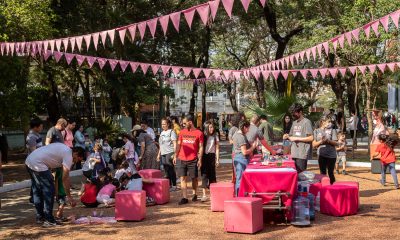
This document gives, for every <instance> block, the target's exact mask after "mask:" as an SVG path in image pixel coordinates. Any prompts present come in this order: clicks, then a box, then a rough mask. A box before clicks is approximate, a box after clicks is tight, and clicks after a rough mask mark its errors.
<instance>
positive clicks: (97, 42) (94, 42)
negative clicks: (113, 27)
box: [92, 33, 100, 50]
mask: <svg viewBox="0 0 400 240" xmlns="http://www.w3.org/2000/svg"><path fill="white" fill-rule="evenodd" d="M99 36H100V33H93V34H92V38H93V45H94V49H96V50H97V45H98V44H99Z"/></svg>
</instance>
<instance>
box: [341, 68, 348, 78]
mask: <svg viewBox="0 0 400 240" xmlns="http://www.w3.org/2000/svg"><path fill="white" fill-rule="evenodd" d="M346 71H347V68H339V72H340V74H341V75H342V77H344V76H346Z"/></svg>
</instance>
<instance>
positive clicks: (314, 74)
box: [310, 69, 318, 79]
mask: <svg viewBox="0 0 400 240" xmlns="http://www.w3.org/2000/svg"><path fill="white" fill-rule="evenodd" d="M310 73H311V76H312V77H313V78H314V79H315V78H317V74H318V69H310Z"/></svg>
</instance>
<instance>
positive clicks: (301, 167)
mask: <svg viewBox="0 0 400 240" xmlns="http://www.w3.org/2000/svg"><path fill="white" fill-rule="evenodd" d="M293 161H294V163H295V165H296V170H297V172H298V173H301V172H303V171H305V170H307V159H301V158H293Z"/></svg>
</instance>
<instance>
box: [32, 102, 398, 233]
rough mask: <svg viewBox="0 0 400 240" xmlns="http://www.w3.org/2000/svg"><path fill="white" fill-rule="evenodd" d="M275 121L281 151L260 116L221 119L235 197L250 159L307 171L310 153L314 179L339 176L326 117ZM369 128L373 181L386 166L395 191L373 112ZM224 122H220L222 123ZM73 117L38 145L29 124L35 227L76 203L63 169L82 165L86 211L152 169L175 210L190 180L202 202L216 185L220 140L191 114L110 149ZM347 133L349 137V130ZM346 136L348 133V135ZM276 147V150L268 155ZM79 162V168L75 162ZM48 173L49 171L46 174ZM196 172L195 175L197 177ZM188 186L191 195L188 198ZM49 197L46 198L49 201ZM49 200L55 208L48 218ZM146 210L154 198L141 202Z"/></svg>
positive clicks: (125, 137)
mask: <svg viewBox="0 0 400 240" xmlns="http://www.w3.org/2000/svg"><path fill="white" fill-rule="evenodd" d="M288 113H289V114H286V115H285V116H284V118H283V127H282V131H283V137H282V139H281V140H282V148H279V149H278V148H275V147H273V144H274V140H275V137H274V130H273V127H272V124H271V123H270V122H268V117H267V116H264V115H263V116H258V115H256V114H254V115H253V116H251V118H250V121H248V120H247V119H246V117H245V115H244V114H243V113H237V114H235V115H233V116H231V117H230V119H228V120H227V121H226V124H227V125H229V127H228V128H226V127H225V126H223V127H222V130H223V131H224V133H225V134H224V135H225V136H227V138H228V140H229V143H230V144H231V145H232V182H234V183H235V193H236V194H238V192H239V187H240V182H241V178H242V175H243V172H244V171H245V169H246V167H247V165H248V163H249V159H250V158H251V157H252V155H253V154H256V153H262V154H263V155H275V154H291V156H292V158H293V160H294V161H295V166H296V170H297V171H298V172H303V171H305V170H307V162H308V160H309V159H311V157H312V150H313V148H314V149H316V152H317V156H318V164H319V169H320V172H321V174H327V175H328V176H329V178H330V182H331V183H333V182H335V169H336V174H339V173H340V172H339V164H340V163H342V165H343V170H342V172H341V173H342V174H347V172H346V151H347V143H346V133H345V131H343V129H341V128H340V127H338V126H340V124H338V117H337V116H335V115H334V114H333V113H328V114H324V116H323V117H322V118H321V119H320V121H318V124H317V125H316V126H315V127H313V124H312V122H311V121H310V120H309V119H308V118H306V117H305V116H304V110H303V106H302V105H301V104H298V103H295V104H293V105H292V106H291V107H290V109H288ZM373 118H374V121H375V128H374V132H373V137H372V142H371V144H376V145H377V147H376V150H375V153H376V154H374V156H373V157H380V159H381V161H382V169H383V170H382V179H381V183H382V184H383V185H385V183H386V181H385V174H384V171H386V168H389V169H390V172H391V173H392V176H393V179H394V182H395V185H396V188H398V182H397V176H396V172H395V168H394V162H395V155H394V150H393V148H394V146H395V144H396V143H397V140H394V138H393V137H391V136H388V132H387V130H386V128H385V126H384V125H383V124H382V116H381V114H380V113H379V112H374V113H373ZM224 121H225V120H224ZM357 121H358V119H357V117H356V116H355V115H353V116H352V118H351V119H350V122H349V124H348V126H349V130H350V132H351V131H354V130H352V126H356V125H357ZM76 126H77V125H76V122H75V121H73V120H65V119H63V118H61V119H59V120H58V121H57V123H56V125H55V126H54V127H52V128H50V129H49V130H48V132H47V135H46V138H45V141H44V144H43V139H42V137H41V135H40V132H41V131H42V129H43V123H42V122H41V120H39V119H33V120H32V121H31V130H30V132H29V134H28V136H27V139H26V147H27V150H28V154H29V155H28V157H27V159H26V166H27V170H28V172H29V174H30V176H31V180H32V188H31V202H32V203H33V204H34V205H35V208H36V213H37V218H36V219H37V222H38V223H42V224H43V225H44V226H54V225H57V224H58V223H59V222H61V221H64V220H65V218H64V216H63V208H64V207H65V205H66V204H67V203H70V204H71V206H75V205H76V201H75V199H73V197H72V196H71V191H70V186H71V184H70V179H69V172H70V171H71V170H72V169H80V168H82V172H83V175H84V176H85V177H86V182H85V183H83V184H82V187H81V190H80V191H79V194H78V195H79V196H80V201H81V203H82V204H83V205H85V206H86V207H97V206H98V205H99V204H102V205H105V206H112V205H113V203H114V196H115V193H116V192H117V191H121V190H141V189H142V188H143V185H144V184H152V180H151V179H144V178H142V176H141V175H140V174H139V170H141V169H160V170H163V171H164V176H165V177H166V178H167V179H169V181H170V191H177V190H179V188H178V185H177V183H178V182H179V181H180V191H181V195H182V197H181V199H180V201H179V202H178V204H179V205H183V204H187V203H189V199H191V201H193V202H195V201H197V200H198V195H197V194H198V177H199V174H200V177H201V188H202V196H201V198H200V200H201V201H207V200H208V198H209V197H208V195H209V193H208V189H209V186H210V184H212V183H215V182H216V181H217V175H216V172H217V171H216V168H217V167H218V166H219V164H220V137H219V136H220V135H219V134H218V133H219V128H218V127H217V126H216V125H215V124H214V121H206V122H205V124H204V127H203V129H201V130H200V129H197V128H196V127H195V123H194V119H193V116H191V115H186V116H185V117H183V118H182V119H181V121H179V120H178V118H175V117H171V118H163V119H162V120H161V127H162V131H161V133H160V134H159V136H156V134H155V133H154V130H153V129H152V128H150V127H149V126H148V125H147V123H146V122H145V121H143V122H141V125H135V126H134V127H133V128H132V130H131V132H130V133H125V134H122V135H121V140H122V141H123V144H122V145H121V146H115V147H114V148H112V147H111V146H110V144H109V142H108V139H107V137H106V136H102V137H99V136H95V137H94V141H93V142H92V141H91V139H90V137H89V135H88V134H87V133H85V131H84V128H83V126H81V125H79V128H78V129H77V130H76V131H74V130H75V128H76ZM351 133H352V132H351ZM353 134H354V133H353ZM276 149H278V150H276ZM82 163H83V164H82ZM52 171H53V172H54V173H55V175H54V177H53V175H52ZM199 171H200V173H199ZM188 182H191V186H192V194H191V195H190V197H189V194H188V189H187V188H188ZM53 196H54V197H53ZM54 200H56V202H57V203H58V206H59V207H58V211H57V212H56V216H55V217H54V216H53V213H52V209H53V205H54ZM146 201H147V204H148V205H152V204H154V200H153V199H151V198H150V197H148V198H147V199H146Z"/></svg>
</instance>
